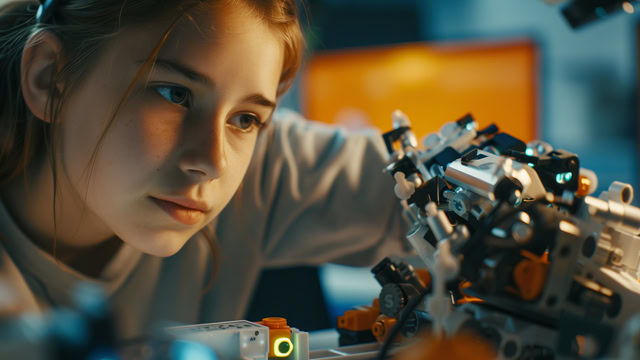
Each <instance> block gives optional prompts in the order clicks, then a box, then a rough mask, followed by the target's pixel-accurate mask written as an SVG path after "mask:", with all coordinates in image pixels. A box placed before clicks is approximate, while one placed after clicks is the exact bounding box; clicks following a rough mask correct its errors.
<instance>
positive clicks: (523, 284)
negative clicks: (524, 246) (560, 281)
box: [505, 250, 549, 300]
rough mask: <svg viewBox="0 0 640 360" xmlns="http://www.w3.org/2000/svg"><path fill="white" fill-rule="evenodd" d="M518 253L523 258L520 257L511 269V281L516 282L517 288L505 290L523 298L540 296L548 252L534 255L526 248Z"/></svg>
mask: <svg viewBox="0 0 640 360" xmlns="http://www.w3.org/2000/svg"><path fill="white" fill-rule="evenodd" d="M520 253H521V254H522V256H524V257H525V259H522V260H521V261H520V262H519V263H518V264H516V266H515V268H514V269H513V281H514V282H515V283H516V286H517V290H516V289H513V288H507V289H505V290H507V291H509V292H511V293H512V294H515V295H517V296H519V297H520V298H522V299H523V300H533V299H535V298H537V297H538V296H540V294H541V293H542V290H543V289H544V284H545V281H546V280H547V270H548V268H549V260H548V254H543V255H542V256H536V255H535V254H532V253H530V252H528V251H526V250H522V251H521V252H520Z"/></svg>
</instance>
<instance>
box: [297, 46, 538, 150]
mask: <svg viewBox="0 0 640 360" xmlns="http://www.w3.org/2000/svg"><path fill="white" fill-rule="evenodd" d="M536 71H537V63H536V47H535V45H534V44H533V43H531V42H530V41H517V42H513V41H512V42H509V43H499V44H496V43H490V44H488V43H473V44H468V43H467V44H455V45H441V44H439V45H434V44H421V43H416V44H405V45H399V46H387V47H380V48H367V49H357V50H348V51H339V52H328V53H322V54H319V55H315V56H314V57H313V58H312V59H311V60H310V63H309V66H308V68H307V70H306V72H305V73H304V74H303V76H304V77H303V85H302V92H301V94H302V101H303V107H304V113H305V115H306V116H307V117H308V118H310V119H314V120H319V121H324V122H329V123H337V124H341V125H344V126H346V127H350V128H358V127H362V126H371V125H373V126H376V127H378V128H379V129H380V130H382V131H387V130H390V129H391V112H392V111H393V110H395V109H400V110H402V111H403V112H404V113H406V114H407V115H408V116H409V118H410V119H411V123H412V127H413V129H414V132H415V133H416V135H417V136H419V137H421V136H423V135H426V134H428V133H430V132H433V131H436V130H438V129H439V128H440V126H441V125H442V124H444V123H445V122H448V121H454V120H457V119H459V118H461V117H462V116H464V115H465V114H467V113H471V114H472V115H473V117H474V118H475V119H476V121H477V122H478V123H479V125H480V128H483V127H484V126H487V125H489V124H491V123H495V124H496V125H498V127H500V130H501V131H503V132H507V133H509V134H510V135H513V136H515V137H517V138H519V139H521V140H524V141H529V140H532V139H535V138H536Z"/></svg>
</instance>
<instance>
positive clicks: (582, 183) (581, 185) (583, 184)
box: [576, 175, 591, 197]
mask: <svg viewBox="0 0 640 360" xmlns="http://www.w3.org/2000/svg"><path fill="white" fill-rule="evenodd" d="M589 189H591V179H589V178H588V177H586V176H583V175H581V176H580V178H579V179H578V191H576V195H577V196H579V197H585V196H587V195H589Z"/></svg>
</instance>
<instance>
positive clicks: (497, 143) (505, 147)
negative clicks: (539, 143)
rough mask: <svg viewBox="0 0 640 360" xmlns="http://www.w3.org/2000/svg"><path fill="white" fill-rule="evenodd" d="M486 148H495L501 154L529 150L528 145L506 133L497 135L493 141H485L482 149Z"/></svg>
mask: <svg viewBox="0 0 640 360" xmlns="http://www.w3.org/2000/svg"><path fill="white" fill-rule="evenodd" d="M486 146H493V147H495V148H496V149H498V151H500V153H501V154H502V153H505V152H507V151H509V150H515V151H520V152H525V151H526V150H527V144H525V143H524V142H523V141H522V140H520V139H517V138H515V137H513V136H511V135H509V134H506V133H499V134H496V135H495V136H494V137H492V138H491V139H489V140H487V141H485V142H484V143H483V144H482V145H481V146H480V147H481V148H484V147H486Z"/></svg>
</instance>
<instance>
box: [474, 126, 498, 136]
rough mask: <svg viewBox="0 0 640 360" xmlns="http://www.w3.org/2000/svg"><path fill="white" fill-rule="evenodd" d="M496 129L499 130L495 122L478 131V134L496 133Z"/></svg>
mask: <svg viewBox="0 0 640 360" xmlns="http://www.w3.org/2000/svg"><path fill="white" fill-rule="evenodd" d="M498 131H500V129H499V128H498V126H496V124H491V125H489V126H487V127H486V128H484V129H482V130H480V131H478V136H482V135H491V134H495V133H497V132H498Z"/></svg>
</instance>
